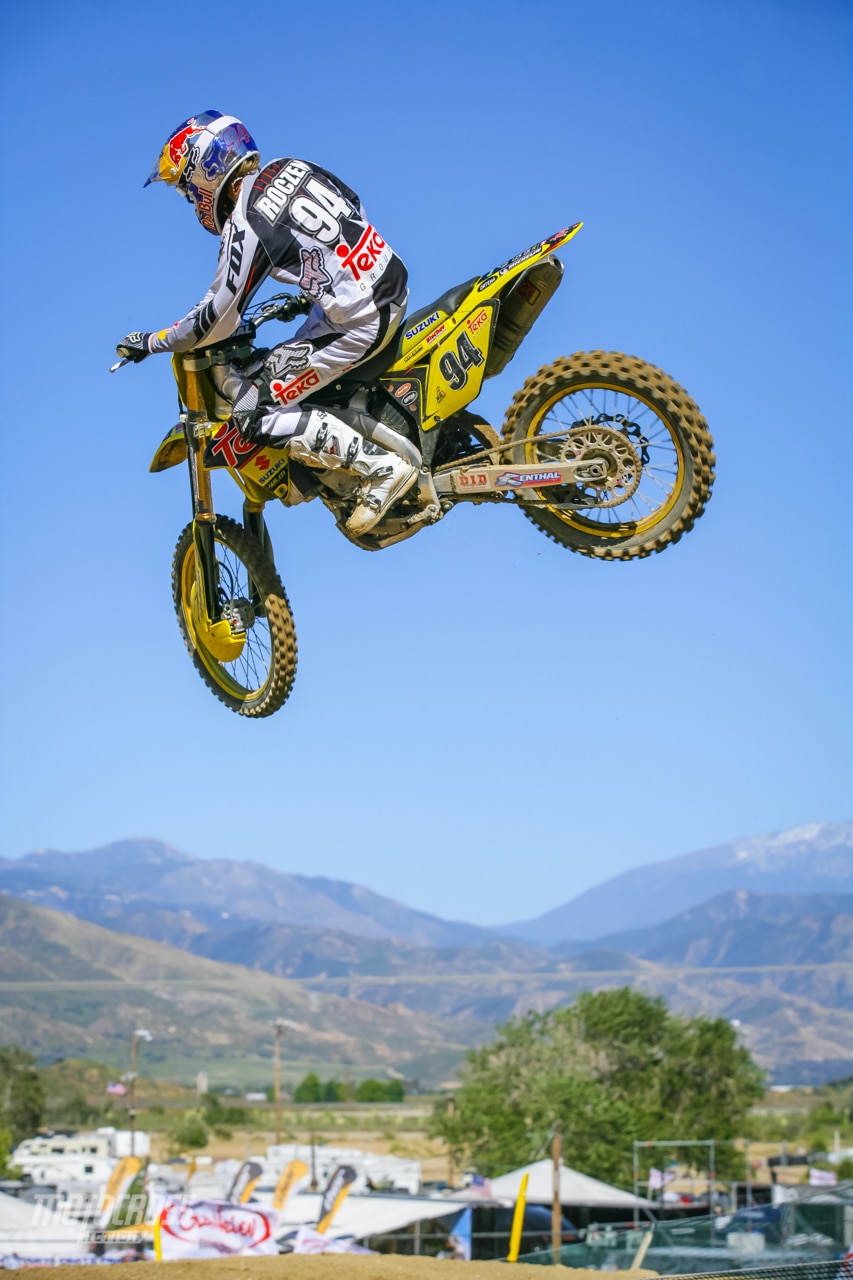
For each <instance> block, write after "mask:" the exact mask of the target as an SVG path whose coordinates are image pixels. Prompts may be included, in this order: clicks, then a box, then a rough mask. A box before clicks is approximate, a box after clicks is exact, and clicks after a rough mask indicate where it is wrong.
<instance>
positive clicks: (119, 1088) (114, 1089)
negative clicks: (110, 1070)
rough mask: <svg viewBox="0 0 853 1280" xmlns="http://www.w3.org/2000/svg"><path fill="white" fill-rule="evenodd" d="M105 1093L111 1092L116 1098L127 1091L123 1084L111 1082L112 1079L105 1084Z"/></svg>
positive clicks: (122, 1095) (121, 1096)
mask: <svg viewBox="0 0 853 1280" xmlns="http://www.w3.org/2000/svg"><path fill="white" fill-rule="evenodd" d="M107 1093H112V1094H114V1095H115V1097H117V1098H123V1097H124V1095H125V1094H126V1093H127V1089H126V1088H125V1086H124V1085H123V1084H120V1083H119V1084H113V1082H112V1080H111V1081H110V1082H109V1084H108V1085H107Z"/></svg>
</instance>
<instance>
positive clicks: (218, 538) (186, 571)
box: [172, 516, 296, 719]
mask: <svg viewBox="0 0 853 1280" xmlns="http://www.w3.org/2000/svg"><path fill="white" fill-rule="evenodd" d="M214 548H215V555H216V566H217V573H218V578H219V582H218V597H219V606H220V610H221V613H222V619H221V620H220V621H218V622H213V623H211V622H210V621H209V619H208V618H207V617H206V612H205V609H204V605H203V603H200V602H199V599H198V590H197V585H196V548H195V543H194V541H193V526H192V525H191V524H188V525H187V527H186V528H185V529H184V531H183V533H182V534H181V536H180V538H179V539H178V545H177V547H176V548H175V555H174V558H173V560H172V593H173V596H174V601H175V612H176V613H177V615H178V626H179V627H180V628H181V634H182V635H183V637H184V643H185V644H186V646H187V649H188V650H189V652H190V657H191V658H192V660H193V663H194V664H195V668H196V670H197V671H198V673H199V675H200V676H201V678H202V680H204V682H205V684H206V685H208V687H209V688H210V689H212V690H213V692H214V693H215V694H216V696H217V698H219V700H220V701H221V702H224V703H225V705H226V707H230V708H231V710H232V711H236V712H237V713H238V714H239V715H241V716H252V717H255V718H256V719H257V718H260V717H261V716H271V715H272V714H273V712H274V711H278V709H279V707H280V706H282V704H283V703H284V702H285V701H286V700H287V697H288V695H289V693H290V690H291V688H292V687H293V680H294V677H295V675H296V631H295V628H294V625H293V615H292V614H291V612H290V605H289V603H288V599H287V596H286V594H285V591H284V587H283V586H282V585H281V579H280V578H279V576H278V574H277V573H276V571H275V568H274V567H273V565H272V563H271V561H270V560H269V559H268V558H267V556H266V555H265V554H264V552H263V551H262V550H261V548H260V546H259V545H258V543H257V542H256V541H255V539H254V538H253V537H252V536H251V534H249V533H247V532H246V530H245V529H244V528H243V526H242V525H240V524H237V522H236V521H235V520H229V519H228V518H227V517H226V516H217V517H216V525H215V529H214Z"/></svg>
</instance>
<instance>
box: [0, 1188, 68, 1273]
mask: <svg viewBox="0 0 853 1280" xmlns="http://www.w3.org/2000/svg"><path fill="white" fill-rule="evenodd" d="M88 1241H89V1228H88V1227H87V1226H86V1225H85V1224H84V1223H82V1222H73V1221H71V1220H70V1219H69V1218H67V1217H65V1216H63V1215H62V1214H59V1213H54V1211H53V1210H52V1209H48V1208H46V1207H45V1206H44V1205H41V1204H33V1202H32V1201H31V1200H18V1199H17V1198H16V1197H15V1196H7V1195H5V1194H4V1193H3V1192H0V1258H2V1257H4V1256H5V1255H9V1254H17V1255H18V1257H19V1258H79V1257H82V1256H83V1255H85V1254H87V1253H88V1252H89V1243H88Z"/></svg>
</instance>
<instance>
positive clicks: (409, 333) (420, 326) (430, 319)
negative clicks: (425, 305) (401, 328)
mask: <svg viewBox="0 0 853 1280" xmlns="http://www.w3.org/2000/svg"><path fill="white" fill-rule="evenodd" d="M437 319H438V312H437V311H433V313H432V315H431V316H427V317H426V319H424V320H419V321H418V323H417V324H416V325H413V326H412V328H411V329H407V330H406V335H405V336H406V338H415V337H417V335H418V334H419V333H423V331H424V329H428V328H429V327H430V325H431V324H435V322H436V320H437Z"/></svg>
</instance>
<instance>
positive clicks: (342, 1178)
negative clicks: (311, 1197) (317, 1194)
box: [317, 1164, 356, 1235]
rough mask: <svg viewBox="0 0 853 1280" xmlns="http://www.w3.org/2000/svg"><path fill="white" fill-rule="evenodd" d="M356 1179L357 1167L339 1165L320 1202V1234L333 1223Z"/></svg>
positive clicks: (318, 1229)
mask: <svg viewBox="0 0 853 1280" xmlns="http://www.w3.org/2000/svg"><path fill="white" fill-rule="evenodd" d="M355 1179H356V1172H355V1169H353V1167H352V1165H349V1164H341V1165H338V1167H337V1169H336V1170H335V1172H334V1173H333V1174H332V1176H331V1178H330V1179H329V1182H328V1186H327V1187H326V1190H325V1191H324V1192H323V1200H322V1202H321V1204H320V1221H319V1222H318V1223H317V1231H318V1232H319V1233H320V1235H322V1234H323V1232H324V1231H328V1229H329V1227H330V1226H331V1224H332V1219H333V1218H334V1216H335V1214H336V1213H337V1212H338V1209H340V1207H341V1205H342V1204H343V1202H344V1200H346V1198H347V1196H348V1195H349V1192H350V1188H351V1187H352V1184H353V1183H354V1182H355Z"/></svg>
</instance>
